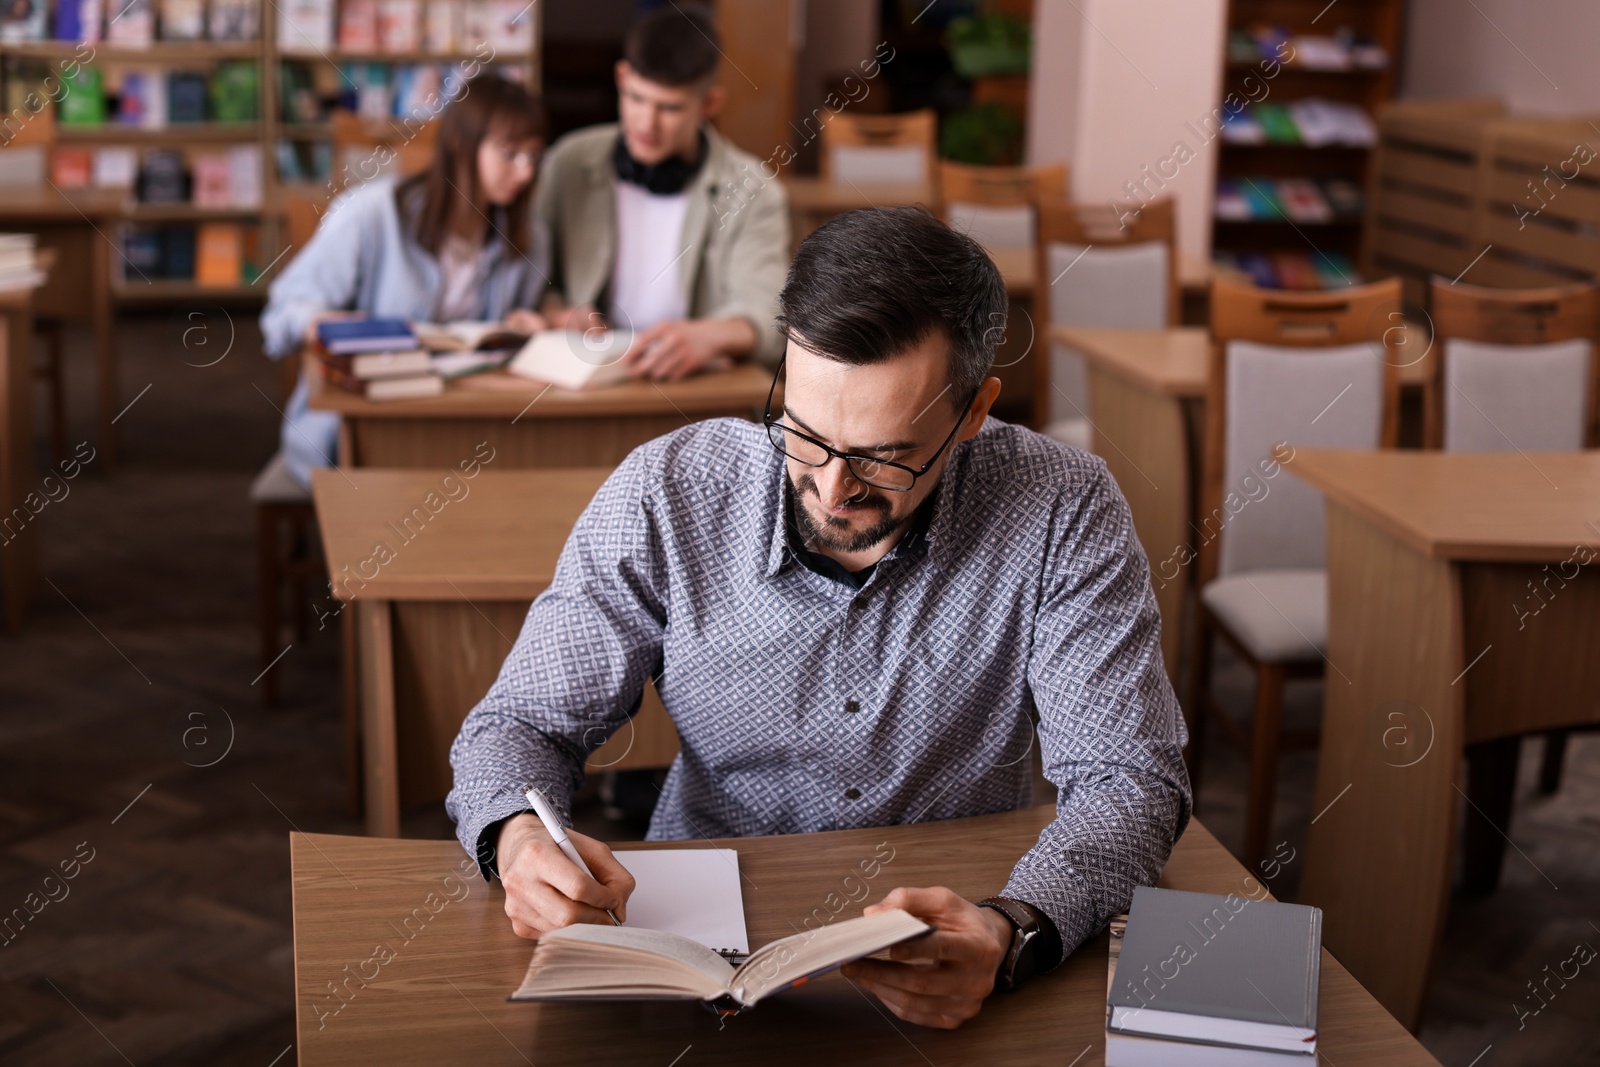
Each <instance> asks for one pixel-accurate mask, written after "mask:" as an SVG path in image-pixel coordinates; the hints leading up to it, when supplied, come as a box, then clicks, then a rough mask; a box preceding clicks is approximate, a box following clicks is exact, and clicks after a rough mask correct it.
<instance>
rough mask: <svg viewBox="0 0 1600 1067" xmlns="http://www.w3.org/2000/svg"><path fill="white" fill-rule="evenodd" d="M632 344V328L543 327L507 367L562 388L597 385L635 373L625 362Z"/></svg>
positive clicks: (615, 382) (619, 380) (524, 376)
mask: <svg viewBox="0 0 1600 1067" xmlns="http://www.w3.org/2000/svg"><path fill="white" fill-rule="evenodd" d="M632 344H633V332H632V331H631V330H588V331H581V330H543V331H541V332H539V333H536V334H534V335H533V338H532V339H531V340H530V341H529V342H528V343H527V344H526V345H524V346H523V347H522V350H521V351H520V352H518V353H517V354H516V356H515V357H514V358H513V359H512V360H511V364H510V365H509V366H508V367H506V370H508V371H510V372H511V373H512V374H515V375H517V376H518V377H520V378H533V379H535V380H537V381H541V382H549V383H550V384H551V385H556V386H560V387H561V388H562V389H598V388H599V387H601V386H604V385H615V384H617V383H618V382H625V381H627V380H628V379H629V378H631V377H633V375H632V373H631V372H630V371H629V370H628V366H627V364H625V363H623V362H622V357H623V356H624V355H625V354H626V353H627V351H628V348H629V346H630V345H632Z"/></svg>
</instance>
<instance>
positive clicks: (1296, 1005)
mask: <svg viewBox="0 0 1600 1067" xmlns="http://www.w3.org/2000/svg"><path fill="white" fill-rule="evenodd" d="M1321 950H1322V912H1321V911H1320V910H1319V909H1317V908H1312V907H1307V906H1305V905H1303V904H1280V903H1278V902H1276V901H1266V900H1256V899H1253V898H1250V897H1238V896H1232V895H1230V896H1226V897H1223V896H1216V895H1214V894H1210V893H1184V892H1180V891H1178V890H1172V889H1152V888H1149V887H1141V888H1139V889H1136V890H1134V894H1133V906H1132V907H1131V908H1130V909H1129V912H1128V928H1127V933H1126V934H1125V936H1124V938H1123V942H1122V952H1121V955H1120V958H1119V959H1118V961H1117V973H1116V979H1115V982H1114V984H1113V985H1112V988H1111V992H1110V994H1109V996H1108V1002H1109V1004H1110V1007H1111V1019H1110V1022H1109V1026H1110V1028H1111V1029H1112V1030H1115V1031H1118V1032H1121V1033H1128V1034H1138V1035H1143V1036H1147V1037H1159V1038H1166V1039H1169V1040H1179V1041H1199V1042H1205V1043H1215V1044H1230V1045H1238V1046H1242V1047H1250V1048H1261V1049H1278V1050H1282V1051H1286V1052H1314V1051H1315V1049H1316V1031H1317V989H1318V976H1319V975H1320V973H1321V962H1322V952H1321Z"/></svg>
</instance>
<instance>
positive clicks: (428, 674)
mask: <svg viewBox="0 0 1600 1067" xmlns="http://www.w3.org/2000/svg"><path fill="white" fill-rule="evenodd" d="M469 455H470V453H469ZM499 462H500V460H499V459H498V458H497V459H496V460H495V461H494V463H491V464H488V465H486V467H485V469H483V470H481V471H479V472H478V473H477V475H476V476H475V477H473V478H466V477H463V475H462V472H461V471H460V470H457V471H456V472H454V473H453V474H451V472H448V471H445V470H431V471H430V470H407V471H381V470H350V471H338V470H327V469H319V470H316V471H313V472H312V496H313V498H314V499H315V501H316V507H317V522H318V525H319V526H320V527H321V530H322V544H323V551H324V553H325V555H326V557H327V560H328V573H329V574H330V575H332V578H333V585H334V592H335V594H336V595H337V596H338V597H339V598H340V600H341V601H342V602H343V604H344V605H346V606H348V607H349V608H350V609H351V610H352V611H353V612H354V619H355V622H354V626H353V628H352V629H350V630H347V631H346V632H347V633H351V632H353V634H354V641H353V645H354V647H352V642H351V641H348V640H347V642H346V646H345V655H346V657H347V663H346V671H347V675H346V676H347V677H348V678H351V679H359V681H358V682H357V689H358V693H357V694H356V701H357V703H358V705H359V708H360V725H361V730H360V734H361V753H362V761H361V762H362V778H363V782H364V786H363V788H364V792H365V800H366V819H367V832H368V833H371V834H374V835H378V836H384V837H398V836H399V834H400V810H401V808H402V806H406V807H409V806H412V805H415V804H424V803H431V802H435V801H438V800H440V799H442V798H443V797H444V795H445V794H446V793H447V792H449V790H450V783H451V771H450V763H449V753H450V743H451V742H452V741H453V740H455V736H456V733H457V731H458V730H459V729H460V727H461V722H462V720H463V719H465V718H466V715H467V712H469V711H471V710H472V707H473V705H475V704H476V703H477V702H478V701H479V700H480V699H482V697H483V695H484V693H486V692H488V690H489V686H490V685H491V684H492V683H493V682H494V680H495V678H496V677H497V676H498V674H499V673H500V665H501V664H502V663H503V662H504V661H505V658H506V655H507V653H509V652H510V651H511V645H512V642H513V641H514V640H515V639H516V636H517V633H518V632H519V631H520V630H521V629H522V622H523V619H524V617H526V615H527V613H528V605H529V604H530V603H532V602H533V599H534V598H535V597H537V596H538V595H539V594H540V593H541V592H543V591H544V589H545V587H547V586H548V585H549V584H550V582H551V580H552V579H553V578H554V576H555V567H556V560H557V559H558V558H559V557H560V555H561V549H562V547H563V546H564V545H565V544H566V541H567V536H568V534H570V533H571V531H572V526H573V524H574V523H575V522H576V521H577V519H578V515H579V514H580V513H581V512H582V511H583V509H584V508H585V507H586V506H587V505H588V503H589V501H590V499H591V498H592V497H593V496H594V494H595V491H596V490H597V489H599V487H600V483H601V482H603V481H604V480H605V479H606V476H607V475H609V474H610V473H611V471H610V469H598V470H597V469H569V470H541V471H501V470H496V469H494V464H496V463H499ZM429 494H433V497H432V500H431V504H432V507H430V506H429V502H430V501H429ZM452 497H454V498H458V499H452ZM434 509H437V513H434ZM380 546H384V547H386V548H387V549H388V551H387V552H383V551H380ZM385 557H388V560H387V562H384V561H383V560H384V558H385ZM369 575H370V576H371V577H368V576H369ZM677 751H678V735H677V733H676V731H674V730H673V728H672V721H671V719H670V718H669V717H668V715H667V713H666V709H665V708H663V707H662V706H661V701H660V699H659V698H658V697H657V696H656V693H655V689H654V687H648V688H647V689H646V691H645V701H644V705H643V706H642V707H641V709H640V711H639V714H638V715H637V716H635V718H634V722H633V725H632V726H631V727H625V728H624V729H623V730H622V731H620V732H619V733H618V734H616V735H615V736H614V737H613V738H612V739H611V740H610V741H608V742H607V743H606V744H605V745H603V746H601V748H600V749H599V750H598V751H596V752H595V754H594V755H593V757H592V758H591V759H590V762H589V767H590V769H591V770H601V771H603V770H626V769H630V768H636V767H665V766H666V765H667V764H669V763H671V762H672V757H673V756H674V755H676V754H677Z"/></svg>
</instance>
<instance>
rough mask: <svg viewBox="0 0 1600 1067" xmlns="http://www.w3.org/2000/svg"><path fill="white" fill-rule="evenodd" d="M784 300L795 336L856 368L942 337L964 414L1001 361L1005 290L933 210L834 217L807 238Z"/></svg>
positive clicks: (990, 267)
mask: <svg viewBox="0 0 1600 1067" xmlns="http://www.w3.org/2000/svg"><path fill="white" fill-rule="evenodd" d="M778 306H779V313H778V328H779V329H780V330H782V331H783V332H784V334H785V335H786V336H787V337H789V338H790V339H791V340H794V341H796V342H798V343H799V344H801V345H804V346H805V347H806V348H807V349H809V350H810V351H812V352H815V353H817V354H818V355H819V356H823V357H825V358H827V359H831V360H835V361H837V362H840V363H849V364H853V365H856V366H860V365H862V364H868V363H880V362H882V361H884V360H887V359H891V358H893V357H894V356H897V355H899V354H900V353H902V352H904V351H906V350H907V349H909V348H911V347H913V346H914V345H917V344H920V343H921V342H922V341H923V340H925V339H926V338H927V337H928V336H929V335H931V334H932V333H934V332H935V331H938V332H939V333H942V334H943V335H944V336H945V337H946V338H947V339H948V340H949V342H950V403H951V405H952V406H953V407H955V408H957V409H958V410H959V409H960V408H961V406H962V405H963V404H964V403H966V402H967V400H968V398H969V397H971V395H972V394H973V392H974V391H975V390H976V389H977V388H978V386H979V385H981V384H982V383H983V380H984V379H985V378H986V377H988V375H989V368H990V367H992V366H993V365H994V353H995V348H996V346H997V345H998V344H999V341H1000V338H1001V337H1002V336H1003V335H1004V332H1005V321H1006V287H1005V282H1004V281H1003V280H1002V279H1001V277H1000V269H999V268H998V267H996V266H995V265H994V260H992V259H990V258H989V254H988V253H987V252H985V251H984V250H983V247H982V246H981V245H979V244H978V242H976V241H974V240H973V239H972V238H970V237H968V236H967V235H965V234H963V233H958V232H957V231H955V230H952V229H951V228H950V227H949V226H947V225H945V224H944V223H943V222H942V221H940V220H939V219H938V218H936V217H934V216H933V215H931V214H930V213H929V212H928V211H927V210H926V209H924V208H920V207H892V208H868V209H865V210H861V211H851V212H847V213H845V214H843V215H838V216H835V217H834V218H833V219H830V220H829V221H828V222H827V223H825V224H824V225H823V226H821V227H820V228H819V229H818V230H817V231H816V232H815V233H813V234H811V236H809V237H807V238H806V239H805V240H804V241H802V242H801V243H800V248H799V250H798V251H797V252H795V256H794V262H793V263H792V264H791V265H790V266H789V278H788V280H787V281H786V282H785V283H784V286H783V292H782V293H780V294H779V296H778Z"/></svg>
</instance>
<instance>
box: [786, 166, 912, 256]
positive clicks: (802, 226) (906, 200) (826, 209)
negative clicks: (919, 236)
mask: <svg viewBox="0 0 1600 1067" xmlns="http://www.w3.org/2000/svg"><path fill="white" fill-rule="evenodd" d="M783 187H784V189H785V190H787V191H788V193H789V217H790V219H791V220H792V223H791V234H792V239H793V241H794V243H795V244H796V245H797V246H798V245H799V244H800V242H801V241H803V240H805V238H806V237H807V236H809V235H810V233H811V231H812V230H815V229H816V228H817V227H818V226H821V225H822V224H823V223H824V222H827V221H828V220H829V219H831V218H832V217H833V216H835V215H841V214H843V213H844V212H846V211H855V210H857V209H858V208H866V207H901V206H904V205H906V204H921V205H923V206H924V207H926V208H928V210H930V211H932V210H934V209H935V208H936V207H937V206H938V199H939V198H938V194H937V193H936V192H935V191H934V188H933V186H932V185H929V184H926V183H917V182H911V183H905V182H831V181H826V180H824V179H822V178H818V177H811V176H807V175H796V176H793V177H791V176H789V175H784V177H783Z"/></svg>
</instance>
